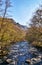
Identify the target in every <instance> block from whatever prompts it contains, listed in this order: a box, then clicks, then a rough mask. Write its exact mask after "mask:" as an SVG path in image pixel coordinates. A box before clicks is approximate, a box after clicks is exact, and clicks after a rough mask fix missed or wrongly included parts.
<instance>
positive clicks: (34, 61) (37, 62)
mask: <svg viewBox="0 0 42 65" xmlns="http://www.w3.org/2000/svg"><path fill="white" fill-rule="evenodd" d="M9 50H10V52H9V53H8V55H7V56H5V57H4V62H2V61H3V60H1V59H0V65H42V52H39V51H38V50H37V49H36V48H34V47H32V46H30V45H29V44H28V43H27V42H18V43H16V44H14V45H11V47H10V48H9Z"/></svg>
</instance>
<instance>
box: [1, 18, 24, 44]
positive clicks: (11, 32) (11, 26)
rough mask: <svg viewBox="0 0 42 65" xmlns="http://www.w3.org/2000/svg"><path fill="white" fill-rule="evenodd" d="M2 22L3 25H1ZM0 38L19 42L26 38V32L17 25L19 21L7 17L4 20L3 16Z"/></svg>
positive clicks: (8, 41)
mask: <svg viewBox="0 0 42 65" xmlns="http://www.w3.org/2000/svg"><path fill="white" fill-rule="evenodd" d="M1 23H2V26H1ZM0 27H1V31H0V40H1V41H3V42H4V43H6V42H7V43H10V42H17V41H21V40H24V37H25V32H24V30H23V29H22V28H21V27H20V26H18V25H17V23H16V22H15V21H14V20H13V19H7V18H5V19H4V21H3V22H2V18H0Z"/></svg>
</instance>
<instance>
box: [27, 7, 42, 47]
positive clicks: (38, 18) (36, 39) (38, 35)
mask: <svg viewBox="0 0 42 65" xmlns="http://www.w3.org/2000/svg"><path fill="white" fill-rule="evenodd" d="M26 37H27V40H28V41H29V42H30V41H31V42H32V44H33V45H35V46H40V47H42V6H41V7H40V8H39V9H37V10H36V12H35V14H34V16H33V17H32V19H31V24H30V28H29V29H28V32H27V34H26Z"/></svg>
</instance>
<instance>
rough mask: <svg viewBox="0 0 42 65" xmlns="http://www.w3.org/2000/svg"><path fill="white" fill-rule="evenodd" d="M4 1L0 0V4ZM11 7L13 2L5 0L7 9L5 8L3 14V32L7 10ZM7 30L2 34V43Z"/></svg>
mask: <svg viewBox="0 0 42 65" xmlns="http://www.w3.org/2000/svg"><path fill="white" fill-rule="evenodd" d="M1 2H2V1H1V0H0V3H1ZM1 5H2V4H1ZM10 7H11V2H10V0H5V8H4V12H3V16H2V21H1V28H0V31H1V30H2V28H3V27H4V24H3V23H4V19H5V17H6V14H7V12H8V11H7V10H8V8H10ZM5 26H6V24H5ZM6 30H7V29H5V30H4V31H3V34H2V36H1V40H0V41H2V39H3V36H4V33H5V31H6Z"/></svg>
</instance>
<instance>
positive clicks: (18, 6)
mask: <svg viewBox="0 0 42 65" xmlns="http://www.w3.org/2000/svg"><path fill="white" fill-rule="evenodd" d="M11 1H12V7H11V15H12V18H13V19H14V20H15V21H16V22H18V23H20V24H22V25H28V26H29V24H30V19H31V18H32V16H33V14H34V12H35V11H36V9H37V8H38V7H39V6H40V5H41V4H42V0H11Z"/></svg>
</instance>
